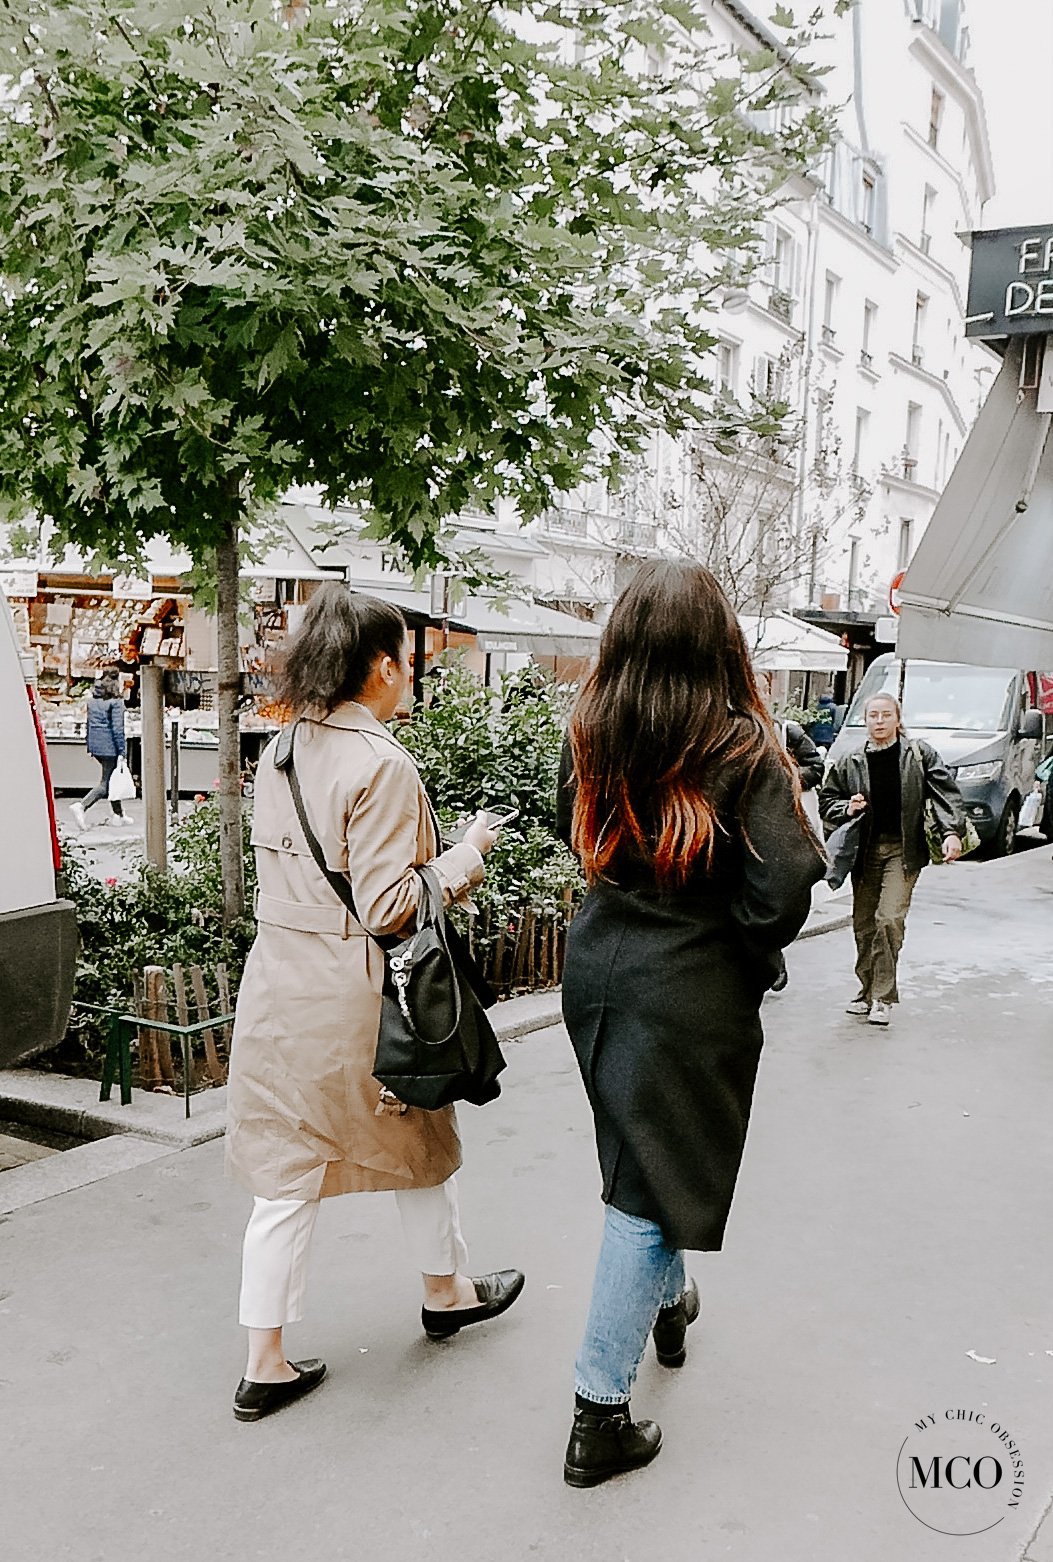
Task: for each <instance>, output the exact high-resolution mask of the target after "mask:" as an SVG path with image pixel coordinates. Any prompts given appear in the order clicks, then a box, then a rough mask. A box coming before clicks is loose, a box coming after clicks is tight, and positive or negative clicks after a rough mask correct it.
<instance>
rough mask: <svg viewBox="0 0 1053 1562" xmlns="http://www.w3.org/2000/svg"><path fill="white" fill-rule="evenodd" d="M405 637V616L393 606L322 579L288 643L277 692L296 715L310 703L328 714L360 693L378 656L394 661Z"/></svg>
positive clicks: (307, 707) (398, 655) (400, 653)
mask: <svg viewBox="0 0 1053 1562" xmlns="http://www.w3.org/2000/svg"><path fill="white" fill-rule="evenodd" d="M405 640H406V620H405V619H404V618H403V616H402V614H401V613H400V612H399V610H398V608H397V607H394V606H393V605H392V604H391V603H390V602H381V601H380V600H379V599H378V598H377V597H367V596H362V595H360V594H358V593H356V592H352V591H350V590H349V589H348V588H347V586H345V585H344V584H343V583H342V582H341V581H336V580H332V581H326V583H325V584H324V585H323V586H319V588H318V590H317V591H316V592H315V593H314V595H313V596H312V598H311V600H310V602H309V603H308V606H307V612H306V613H305V614H304V619H303V623H302V624H301V626H300V628H299V629H298V630H297V632H296V633H295V634H294V635H293V636H292V638H291V639H290V641H289V643H288V646H287V647H286V651H285V655H284V657H283V659H282V662H281V666H280V669H279V672H278V677H277V680H276V682H277V689H276V693H277V695H278V698H279V699H280V700H281V701H282V703H283V704H285V705H288V706H289V707H290V708H291V709H292V710H293V711H294V712H295V713H296V714H297V715H299V713H300V712H301V711H304V710H307V709H309V708H310V709H318V710H323V711H325V713H326V714H327V715H328V713H329V712H330V711H331V710H332V709H333V708H334V707H335V706H337V705H339V704H340V703H341V701H342V700H353V699H355V698H356V697H357V696H358V695H359V694H361V692H362V690H363V688H364V686H365V683H366V680H367V679H368V677H369V674H370V671H371V669H372V667H373V664H374V663H375V662H376V659H377V657H378V656H385V655H386V656H390V657H391V658H392V659H393V660H394V661H396V662H397V661H398V660H399V659H400V657H401V656H402V648H403V645H404V644H405Z"/></svg>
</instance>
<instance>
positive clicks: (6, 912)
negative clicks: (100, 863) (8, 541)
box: [0, 588, 77, 1068]
mask: <svg viewBox="0 0 1053 1562" xmlns="http://www.w3.org/2000/svg"><path fill="white" fill-rule="evenodd" d="M0 817H2V818H3V820H4V825H5V828H4V841H3V845H2V847H0V1068H8V1067H10V1065H11V1064H12V1063H17V1062H20V1061H21V1060H22V1059H24V1058H28V1057H31V1056H32V1055H33V1053H35V1052H42V1051H43V1050H44V1049H45V1048H47V1047H52V1046H54V1045H55V1043H56V1042H59V1041H61V1040H62V1037H63V1036H64V1034H65V1031H66V1023H67V1021H68V1019H69V1010H70V1002H71V1000H72V997H73V974H74V968H75V965H76V959H77V919H76V915H75V913H74V908H73V905H72V903H71V902H70V901H68V900H64V899H62V898H61V895H60V893H59V885H58V874H59V869H60V867H61V857H60V850H59V838H58V831H57V829H56V827H55V803H54V799H53V797H52V795H51V779H50V777H49V775H48V762H47V749H46V747H45V744H44V734H43V732H42V730H41V726H40V718H39V715H38V714H37V706H36V689H35V686H34V669H33V664H32V662H31V660H30V659H29V657H27V656H25V655H24V654H23V652H22V649H21V646H20V645H19V642H18V636H17V634H16V632H15V625H14V621H13V619H12V617H11V609H10V608H9V607H8V605H7V598H6V597H5V595H4V593H3V590H2V588H0Z"/></svg>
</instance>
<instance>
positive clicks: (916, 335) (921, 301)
mask: <svg viewBox="0 0 1053 1562" xmlns="http://www.w3.org/2000/svg"><path fill="white" fill-rule="evenodd" d="M928 307H929V300H928V299H927V298H926V296H925V294H924V293H918V294H916V295H915V298H914V332H913V335H912V336H911V339H910V361H911V363H913V364H914V366H915V368H917V369H920V368H921V366H922V363H923V362H924V359H925V314H926V311H927V310H928Z"/></svg>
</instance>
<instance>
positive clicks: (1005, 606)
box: [896, 340, 1053, 669]
mask: <svg viewBox="0 0 1053 1562" xmlns="http://www.w3.org/2000/svg"><path fill="white" fill-rule="evenodd" d="M1022 352H1023V348H1022V344H1021V341H1020V340H1017V341H1014V342H1011V343H1010V345H1009V347H1008V350H1007V352H1006V355H1005V361H1004V363H1003V365H1002V368H1001V370H1000V372H999V374H998V378H997V379H996V380H995V383H994V385H993V386H992V387H991V393H990V395H989V396H988V398H987V400H986V402H985V403H984V405H983V407H982V408H981V411H980V415H979V417H978V418H977V420H976V424H975V426H974V427H973V430H972V432H971V433H970V435H969V437H968V439H967V440H966V442H965V446H964V448H963V450H962V453H961V455H960V456H959V457H958V461H957V464H956V465H955V468H954V471H953V472H952V473H951V475H950V478H949V480H948V483H947V487H946V488H945V489H944V492H943V495H942V497H941V498H940V501H939V503H938V504H937V506H936V509H935V510H934V511H933V515H932V519H931V520H930V522H929V524H928V527H927V529H926V532H925V535H924V536H923V537H922V539H921V542H920V543H919V545H918V551H917V553H916V554H915V555H914V559H913V561H912V562H911V565H910V568H909V569H908V570H907V573H906V577H905V578H904V581H903V584H902V587H901V590H900V603H901V608H900V619H899V633H898V636H897V640H896V651H897V654H898V655H899V656H901V657H920V658H922V659H925V660H928V661H935V662H971V663H974V664H978V665H980V666H986V667H1026V668H1030V669H1035V668H1040V667H1045V668H1053V438H1051V437H1050V423H1051V418H1050V414H1048V413H1040V412H1039V411H1038V406H1037V401H1038V392H1037V391H1035V390H1029V391H1022V390H1020V389H1019V384H1020V365H1021V355H1022ZM1051 360H1053V352H1051V350H1050V349H1049V347H1048V345H1047V351H1046V362H1047V373H1048V372H1050V369H1051V368H1053V363H1051Z"/></svg>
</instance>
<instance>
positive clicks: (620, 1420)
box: [563, 1405, 662, 1486]
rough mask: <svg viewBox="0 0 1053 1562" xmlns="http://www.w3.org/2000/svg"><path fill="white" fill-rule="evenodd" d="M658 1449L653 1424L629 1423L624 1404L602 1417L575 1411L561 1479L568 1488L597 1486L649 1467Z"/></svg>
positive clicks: (659, 1436)
mask: <svg viewBox="0 0 1053 1562" xmlns="http://www.w3.org/2000/svg"><path fill="white" fill-rule="evenodd" d="M661 1446H662V1428H661V1427H660V1426H659V1425H658V1423H657V1421H633V1420H631V1419H630V1416H629V1407H628V1405H612V1406H611V1408H610V1412H609V1413H608V1414H606V1415H596V1414H594V1413H593V1412H592V1411H590V1410H581V1409H576V1410H575V1412H574V1424H573V1426H572V1427H571V1429H570V1441H569V1442H568V1444H567V1457H566V1458H565V1459H564V1461H563V1479H564V1480H565V1481H566V1483H567V1485H568V1486H599V1484H600V1482H601V1481H609V1480H610V1478H611V1476H612V1475H623V1474H624V1473H625V1471H626V1470H639V1469H641V1468H642V1467H643V1466H644V1465H645V1464H650V1462H651V1460H652V1459H654V1458H655V1456H656V1455H657V1453H658V1450H659V1449H660V1448H661Z"/></svg>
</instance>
